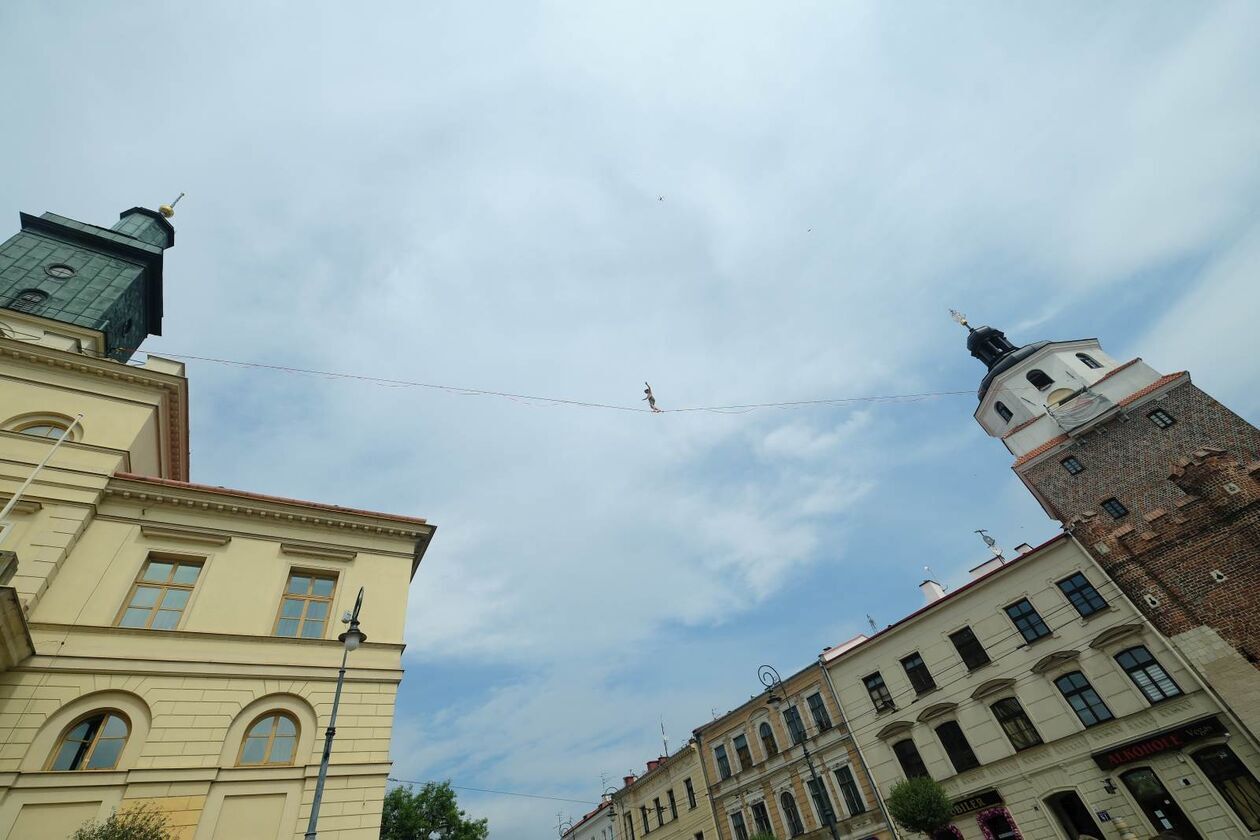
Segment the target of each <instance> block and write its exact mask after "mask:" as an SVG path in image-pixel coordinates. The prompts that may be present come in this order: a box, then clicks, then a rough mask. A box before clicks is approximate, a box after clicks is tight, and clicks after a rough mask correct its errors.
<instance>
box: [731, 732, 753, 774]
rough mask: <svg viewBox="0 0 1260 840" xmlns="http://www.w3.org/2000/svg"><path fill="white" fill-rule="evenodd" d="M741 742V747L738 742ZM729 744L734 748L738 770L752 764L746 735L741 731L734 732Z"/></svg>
mask: <svg viewBox="0 0 1260 840" xmlns="http://www.w3.org/2000/svg"><path fill="white" fill-rule="evenodd" d="M741 742H743V747H740V743H741ZM731 746H732V747H734V748H735V760H736V761H738V762H739V772H741V773H742V772H744V771H745V770H748V769H749V768H751V767H752V766H753V763H754V762H753V757H752V749H750V748H749V746H748V736H747V735H746V734H744V733H743V732H736V733H735V734H734V735H732V736H731Z"/></svg>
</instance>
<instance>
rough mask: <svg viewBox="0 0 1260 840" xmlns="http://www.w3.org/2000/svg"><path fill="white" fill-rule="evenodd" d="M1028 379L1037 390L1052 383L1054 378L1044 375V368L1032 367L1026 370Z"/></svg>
mask: <svg viewBox="0 0 1260 840" xmlns="http://www.w3.org/2000/svg"><path fill="white" fill-rule="evenodd" d="M1028 381H1029V382H1031V383H1032V386H1033V387H1034V388H1036V389H1037V390H1038V391H1044V390H1046V389H1047V388H1049V387H1050V386H1051V385H1053V384H1054V380H1053V379H1051V378H1050V377H1049V376H1047V375H1046V372H1045V371H1044V370H1037V369H1035V368H1034V369H1033V370H1030V371H1028Z"/></svg>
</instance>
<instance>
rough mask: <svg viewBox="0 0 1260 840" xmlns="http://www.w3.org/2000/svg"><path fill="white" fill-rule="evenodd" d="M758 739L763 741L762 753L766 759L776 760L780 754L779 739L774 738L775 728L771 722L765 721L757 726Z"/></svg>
mask: <svg viewBox="0 0 1260 840" xmlns="http://www.w3.org/2000/svg"><path fill="white" fill-rule="evenodd" d="M757 737H758V738H760V739H761V751H762V752H764V753H765V754H766V758H768V759H769V758H774V757H775V756H776V755H778V754H779V739H778V738H776V737H775V736H774V727H773V726H771V725H770V721H768V720H763V721H762V722H761V723H759V724H758V725H757Z"/></svg>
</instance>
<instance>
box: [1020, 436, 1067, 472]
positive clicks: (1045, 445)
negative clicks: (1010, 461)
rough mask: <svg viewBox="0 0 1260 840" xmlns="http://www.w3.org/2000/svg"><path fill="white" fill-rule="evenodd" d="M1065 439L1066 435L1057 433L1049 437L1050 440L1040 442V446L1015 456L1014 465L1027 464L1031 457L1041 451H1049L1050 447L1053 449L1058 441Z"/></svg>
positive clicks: (1061, 441)
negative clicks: (1055, 435) (1057, 434)
mask: <svg viewBox="0 0 1260 840" xmlns="http://www.w3.org/2000/svg"><path fill="white" fill-rule="evenodd" d="M1067 439H1068V436H1067V435H1059V436H1058V437H1054V438H1050V440H1048V441H1046V442H1045V443H1043V444H1041V446H1038V447H1036V448H1035V449H1030V450H1028V451H1027V452H1025V453H1024V454H1023V455H1020V456H1019V457H1018V458H1016V459H1015V464H1014V466H1017V467H1018V466H1020V465H1021V464H1027V463H1028V462H1029V461H1031V460H1032V459H1033V458H1036V457H1037V456H1038V455H1040V454H1042V453H1043V452H1049V451H1050V450H1051V449H1054V448H1055V447H1056V446H1058V445H1059V444H1060V443H1063V442H1064V441H1066V440H1067Z"/></svg>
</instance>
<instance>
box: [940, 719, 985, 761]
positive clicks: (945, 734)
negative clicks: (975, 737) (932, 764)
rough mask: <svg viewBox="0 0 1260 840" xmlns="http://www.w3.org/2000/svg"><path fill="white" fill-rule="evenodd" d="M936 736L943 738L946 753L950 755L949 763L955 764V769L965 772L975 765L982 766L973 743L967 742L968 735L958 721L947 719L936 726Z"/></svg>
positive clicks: (942, 743)
mask: <svg viewBox="0 0 1260 840" xmlns="http://www.w3.org/2000/svg"><path fill="white" fill-rule="evenodd" d="M936 737H937V738H940V739H941V746H943V747H944V748H945V754H946V755H948V756H949V763H950V764H952V765H954V769H955V770H956V771H958V772H959V773H965V772H967V771H968V770H970V769H972V768H973V767H979V766H980V760H979V759H978V758H976V754H975V752H973V751H972V749H971V744H969V743H967V736H966V735H964V734H963V731H962V727H961V726H959V725H958V722H957V721H954V720H951V721H946V722H945V723H942V724H941V725H940V726H938V727H936Z"/></svg>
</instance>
